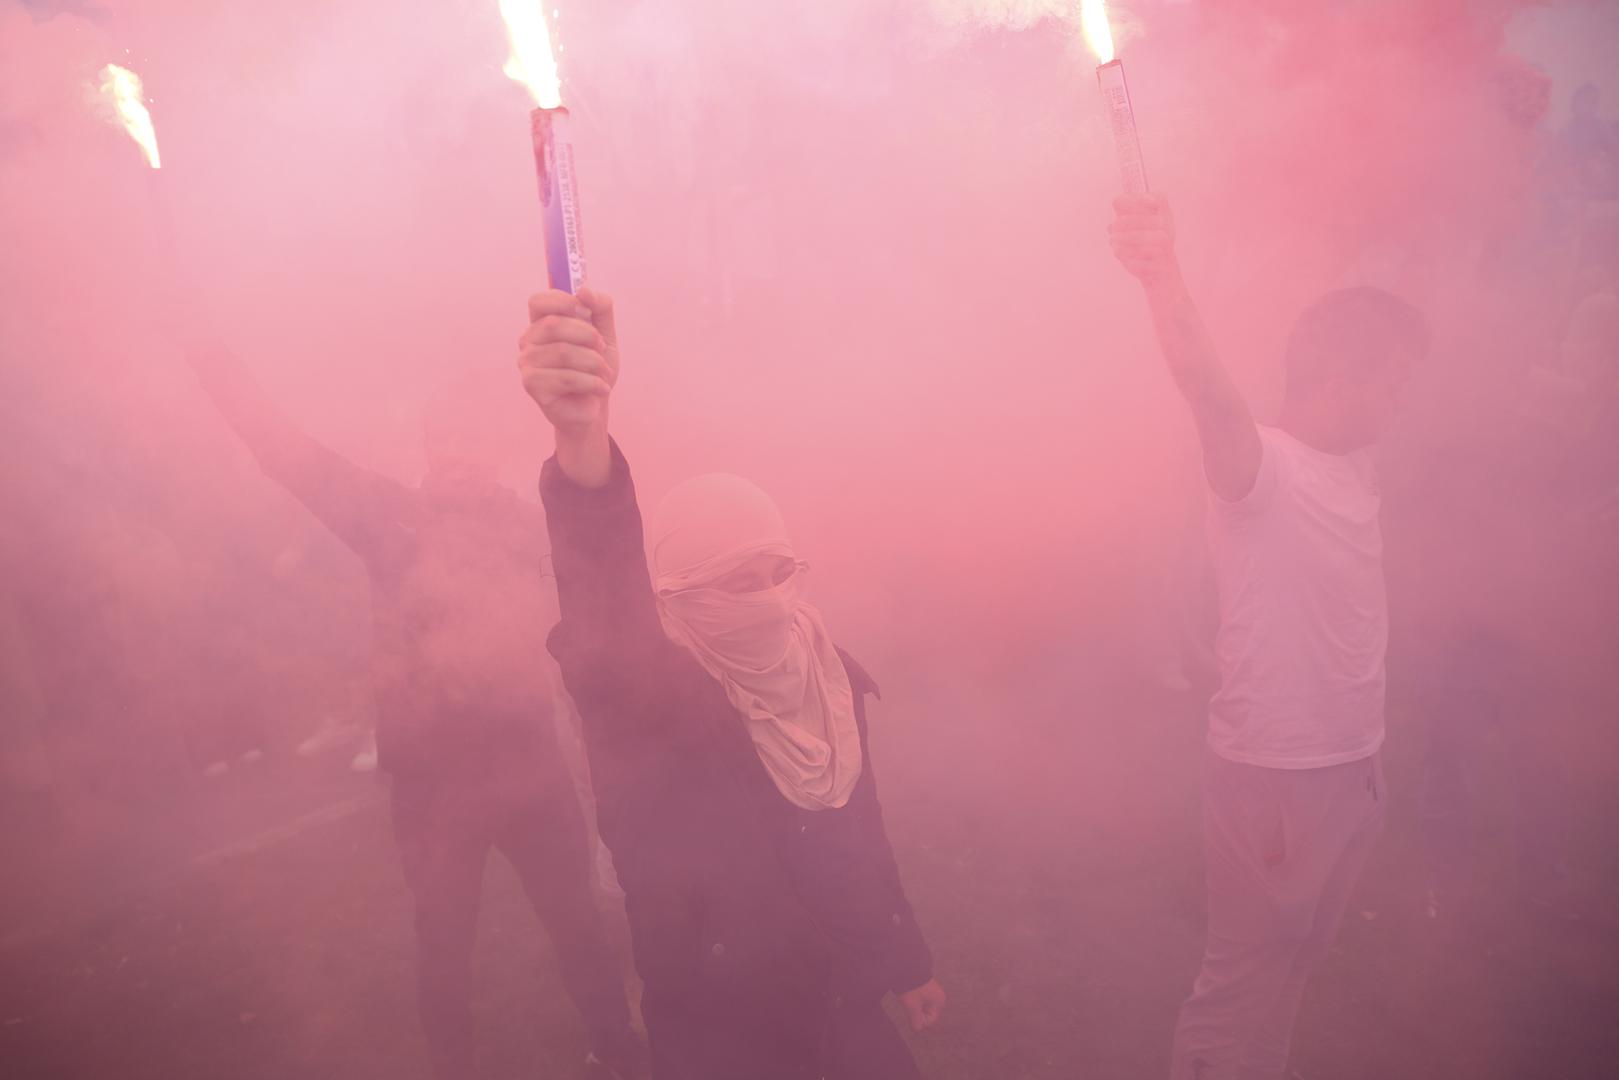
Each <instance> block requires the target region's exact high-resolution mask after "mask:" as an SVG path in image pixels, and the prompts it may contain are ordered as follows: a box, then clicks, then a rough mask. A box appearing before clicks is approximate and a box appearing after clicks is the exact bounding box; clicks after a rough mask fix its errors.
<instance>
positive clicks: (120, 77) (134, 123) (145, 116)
mask: <svg viewBox="0 0 1619 1080" xmlns="http://www.w3.org/2000/svg"><path fill="white" fill-rule="evenodd" d="M101 93H102V95H103V96H104V97H106V98H107V99H108V100H109V101H111V102H112V107H113V110H114V111H115V112H116V113H117V114H118V122H119V123H120V124H122V125H123V126H124V130H125V131H127V132H129V137H130V138H132V139H134V140H135V143H136V145H138V146H139V147H140V148H141V153H143V154H145V155H146V162H147V164H149V165H151V166H152V168H154V169H160V168H162V167H163V166H162V163H161V161H160V159H159V158H158V156H157V126H156V125H155V124H153V123H152V113H151V110H149V109H147V107H146V94H145V91H144V90H143V89H142V87H141V77H140V76H139V75H137V74H135V73H134V72H133V71H130V70H129V69H128V68H126V67H119V66H118V65H117V64H108V65H107V66H106V67H104V68H102V69H101Z"/></svg>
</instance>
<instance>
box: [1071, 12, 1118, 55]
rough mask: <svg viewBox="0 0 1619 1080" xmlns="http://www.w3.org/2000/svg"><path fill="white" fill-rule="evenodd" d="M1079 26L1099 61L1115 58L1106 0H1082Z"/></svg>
mask: <svg viewBox="0 0 1619 1080" xmlns="http://www.w3.org/2000/svg"><path fill="white" fill-rule="evenodd" d="M1079 27H1080V30H1082V31H1083V32H1084V34H1085V44H1087V45H1089V46H1090V47H1091V52H1093V53H1095V54H1096V60H1097V62H1098V63H1101V64H1105V63H1108V62H1109V61H1110V60H1112V59H1113V29H1112V27H1110V26H1108V24H1107V3H1106V0H1080V5H1079Z"/></svg>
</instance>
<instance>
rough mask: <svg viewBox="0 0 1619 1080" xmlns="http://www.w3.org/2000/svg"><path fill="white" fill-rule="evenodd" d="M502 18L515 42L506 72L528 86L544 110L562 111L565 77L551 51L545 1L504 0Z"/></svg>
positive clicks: (512, 45)
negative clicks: (559, 109)
mask: <svg viewBox="0 0 1619 1080" xmlns="http://www.w3.org/2000/svg"><path fill="white" fill-rule="evenodd" d="M500 16H501V18H503V19H505V20H506V36H507V37H508V38H509V39H510V40H511V55H510V56H508V57H507V58H506V66H505V67H504V68H503V69H502V70H503V71H505V73H506V74H507V75H508V76H509V77H510V78H512V79H515V80H516V81H517V82H520V83H522V84H523V85H524V86H526V87H528V92H529V93H530V94H532V95H533V96H534V104H536V105H538V106H539V107H540V108H542V109H555V108H559V107H560V106H561V105H562V78H561V76H560V75H558V74H557V60H556V56H555V54H554V53H553V52H552V51H551V28H550V26H549V25H547V23H546V21H545V4H544V0H500Z"/></svg>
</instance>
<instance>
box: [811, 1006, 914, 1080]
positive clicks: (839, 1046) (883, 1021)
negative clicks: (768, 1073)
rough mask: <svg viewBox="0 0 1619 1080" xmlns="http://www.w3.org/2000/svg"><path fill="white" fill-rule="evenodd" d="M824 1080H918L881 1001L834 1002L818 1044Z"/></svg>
mask: <svg viewBox="0 0 1619 1080" xmlns="http://www.w3.org/2000/svg"><path fill="white" fill-rule="evenodd" d="M822 1070H823V1076H824V1080H921V1078H922V1073H921V1071H920V1070H919V1069H917V1067H916V1059H914V1058H913V1057H911V1048H910V1047H909V1046H907V1045H905V1039H904V1038H903V1037H901V1035H900V1033H899V1029H898V1028H896V1027H895V1026H894V1022H893V1021H892V1020H890V1019H889V1018H888V1014H887V1013H886V1012H884V1011H883V1003H882V998H881V997H880V996H879V997H872V996H870V995H866V996H863V997H861V998H859V999H858V1000H856V999H854V998H843V997H838V998H834V999H833V1001H832V1013H831V1015H830V1016H829V1017H828V1018H827V1027H826V1040H825V1042H824V1043H823V1044H822Z"/></svg>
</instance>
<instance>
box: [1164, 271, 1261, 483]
mask: <svg viewBox="0 0 1619 1080" xmlns="http://www.w3.org/2000/svg"><path fill="white" fill-rule="evenodd" d="M1147 302H1148V305H1149V307H1150V308H1151V310H1152V319H1153V327H1154V329H1155V330H1156V331H1157V334H1158V344H1159V347H1160V348H1161V349H1162V350H1163V354H1164V361H1165V363H1166V364H1167V365H1168V367H1169V373H1170V376H1171V378H1173V379H1174V380H1175V386H1176V387H1177V388H1178V389H1179V390H1180V392H1181V396H1182V397H1184V398H1185V399H1186V403H1187V404H1188V405H1189V406H1191V409H1192V418H1193V420H1194V421H1195V422H1196V424H1197V431H1198V438H1199V441H1200V442H1201V443H1202V446H1203V460H1204V468H1205V471H1206V472H1207V473H1208V478H1209V483H1210V485H1211V486H1212V487H1213V488H1214V490H1215V491H1216V492H1217V493H1218V494H1220V495H1222V496H1224V497H1226V498H1230V499H1239V498H1241V497H1242V496H1243V495H1245V494H1247V492H1248V491H1249V489H1250V488H1251V487H1252V486H1253V479H1254V476H1255V475H1256V474H1257V472H1258V470H1259V455H1260V447H1259V433H1258V430H1257V429H1256V428H1255V426H1254V419H1253V414H1252V413H1251V412H1250V411H1249V409H1248V403H1247V401H1245V400H1244V399H1243V396H1242V393H1241V391H1239V390H1238V389H1237V385H1236V383H1234V382H1233V381H1232V379H1231V376H1230V373H1229V372H1227V371H1226V369H1225V365H1224V364H1222V363H1221V362H1220V356H1219V353H1218V352H1217V351H1216V350H1215V347H1214V342H1213V340H1212V339H1211V338H1210V336H1209V332H1208V328H1207V327H1206V326H1205V325H1204V323H1203V317H1202V315H1201V314H1200V313H1199V312H1198V309H1197V304H1196V303H1195V302H1193V300H1192V296H1191V293H1190V292H1189V291H1188V290H1187V288H1186V282H1185V280H1184V279H1183V278H1182V277H1181V275H1180V273H1179V272H1178V271H1176V272H1174V273H1171V274H1168V275H1166V276H1165V277H1164V278H1163V279H1161V280H1159V281H1155V282H1153V283H1152V284H1150V285H1148V286H1147Z"/></svg>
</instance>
